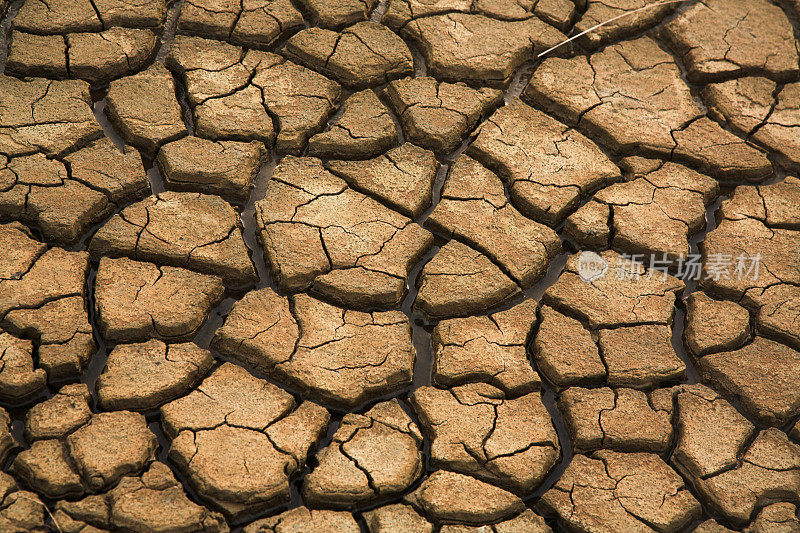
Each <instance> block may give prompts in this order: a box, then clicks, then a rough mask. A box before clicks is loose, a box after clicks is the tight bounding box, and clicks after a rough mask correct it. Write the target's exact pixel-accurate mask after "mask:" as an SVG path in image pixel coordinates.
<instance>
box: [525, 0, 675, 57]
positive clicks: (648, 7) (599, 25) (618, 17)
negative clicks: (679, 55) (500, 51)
mask: <svg viewBox="0 0 800 533" xmlns="http://www.w3.org/2000/svg"><path fill="white" fill-rule="evenodd" d="M688 1H689V0H664V1H663V2H656V3H654V4H647V5H646V6H642V7H640V8H638V9H634V10H633V11H627V12H625V13H623V14H622V15H617V16H616V17H614V18H612V19H608V20H607V21H605V22H601V23H600V24H595V25H594V26H592V27H591V28H589V29H588V30H585V31H582V32H580V33H579V34H578V35H573V36H572V37H570V38H569V39H567V40H566V41H561V42H560V43H558V44H557V45H555V46H554V47H552V48H549V49H547V50H545V51H544V52H542V53H541V54H539V55H538V56H536V59H539V58H540V57H542V56H544V55H547V54H549V53H550V52H552V51H553V50H555V49H556V48H560V47H562V46H564V45H565V44H567V43H570V42H572V41H574V40H575V39H578V38H580V37H583V36H584V35H586V34H587V33H591V32H593V31H594V30H596V29H597V28H600V27H602V26H605V25H606V24H611V23H612V22H614V21H617V20H619V19H621V18H625V17H627V16H630V15H635V14H636V13H638V12H640V11H644V10H646V9H650V8H653V7H658V6H663V5H667V4H680V3H682V2H688Z"/></svg>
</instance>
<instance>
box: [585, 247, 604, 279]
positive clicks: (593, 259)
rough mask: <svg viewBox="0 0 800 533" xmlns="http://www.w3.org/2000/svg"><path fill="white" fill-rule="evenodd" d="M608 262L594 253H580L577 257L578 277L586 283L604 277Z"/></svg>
mask: <svg viewBox="0 0 800 533" xmlns="http://www.w3.org/2000/svg"><path fill="white" fill-rule="evenodd" d="M607 270H608V262H607V261H606V260H605V259H603V258H602V257H601V256H600V254H597V253H595V252H581V255H580V256H579V257H578V275H579V276H580V277H581V279H582V280H583V281H585V282H586V283H591V282H592V281H594V280H597V279H600V278H602V277H603V276H605V275H606V271H607Z"/></svg>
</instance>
